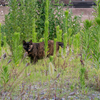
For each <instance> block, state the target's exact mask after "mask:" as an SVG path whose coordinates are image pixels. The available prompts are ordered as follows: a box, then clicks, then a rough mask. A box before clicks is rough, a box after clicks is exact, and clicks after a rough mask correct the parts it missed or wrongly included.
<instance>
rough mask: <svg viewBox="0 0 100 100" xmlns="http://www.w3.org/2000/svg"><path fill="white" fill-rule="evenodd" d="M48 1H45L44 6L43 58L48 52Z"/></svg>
mask: <svg viewBox="0 0 100 100" xmlns="http://www.w3.org/2000/svg"><path fill="white" fill-rule="evenodd" d="M48 10H49V0H46V5H45V32H44V43H45V56H46V55H47V51H48V32H49V30H48V28H49V18H48V16H49V13H48Z"/></svg>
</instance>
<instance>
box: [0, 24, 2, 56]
mask: <svg viewBox="0 0 100 100" xmlns="http://www.w3.org/2000/svg"><path fill="white" fill-rule="evenodd" d="M1 36H2V35H1V23H0V56H1Z"/></svg>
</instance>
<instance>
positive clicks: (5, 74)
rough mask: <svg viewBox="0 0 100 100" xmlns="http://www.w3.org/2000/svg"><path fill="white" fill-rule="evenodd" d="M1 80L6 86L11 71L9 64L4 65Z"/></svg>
mask: <svg viewBox="0 0 100 100" xmlns="http://www.w3.org/2000/svg"><path fill="white" fill-rule="evenodd" d="M1 79H2V80H1V82H0V83H2V84H3V85H4V86H5V84H6V83H7V82H8V81H9V72H8V66H3V67H2V73H1Z"/></svg>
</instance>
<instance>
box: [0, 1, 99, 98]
mask: <svg viewBox="0 0 100 100" xmlns="http://www.w3.org/2000/svg"><path fill="white" fill-rule="evenodd" d="M55 3H56V5H59V6H57V7H55V6H54V5H55ZM52 4H53V5H52ZM9 6H10V13H9V14H8V15H6V16H5V25H1V24H0V44H2V42H3V45H0V95H1V98H0V99H9V98H10V99H19V98H20V99H29V98H32V99H33V100H34V99H37V100H42V99H52V98H54V99H56V98H59V99H62V98H64V99H65V100H67V99H70V98H69V95H75V96H77V93H80V94H81V95H89V94H90V95H91V93H92V92H94V91H95V90H99V91H100V75H99V74H100V68H99V67H100V39H99V38H100V14H99V12H100V4H98V6H97V9H96V10H97V16H96V18H94V20H93V21H90V20H86V21H84V24H83V27H81V26H80V22H81V20H79V17H78V16H75V17H74V18H73V19H72V13H71V12H70V13H69V10H66V11H65V13H64V12H63V11H62V7H63V5H62V4H61V5H60V4H59V1H55V2H54V3H51V1H50V0H49V1H48V0H41V1H37V0H29V1H28V0H27V1H26V0H25V1H23V0H20V1H18V2H16V0H10V2H9ZM40 7H41V8H40ZM3 27H5V28H4V30H2V28H3ZM23 39H27V40H30V39H32V40H33V42H35V43H36V42H39V41H41V42H42V41H44V42H45V54H46V55H47V50H48V40H50V39H52V40H54V55H53V56H51V57H49V58H47V57H46V56H45V57H44V59H41V60H38V62H37V63H36V64H31V63H30V60H29V57H28V56H26V53H25V54H24V50H23V47H22V40H23ZM2 40H3V41H2ZM56 41H58V42H63V43H64V47H63V48H60V49H59V52H58V53H56ZM91 85H92V87H91ZM90 91H91V92H90ZM70 93H72V94H70ZM75 96H74V97H75ZM74 97H71V99H75V98H74ZM41 98H42V99H41ZM79 99H88V97H86V96H85V97H83V98H82V97H79ZM94 99H95V98H94Z"/></svg>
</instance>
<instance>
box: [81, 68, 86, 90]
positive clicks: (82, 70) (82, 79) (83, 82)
mask: <svg viewBox="0 0 100 100" xmlns="http://www.w3.org/2000/svg"><path fill="white" fill-rule="evenodd" d="M85 71H86V69H85V67H81V68H80V84H81V87H82V89H84V87H85V77H84V75H85Z"/></svg>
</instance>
